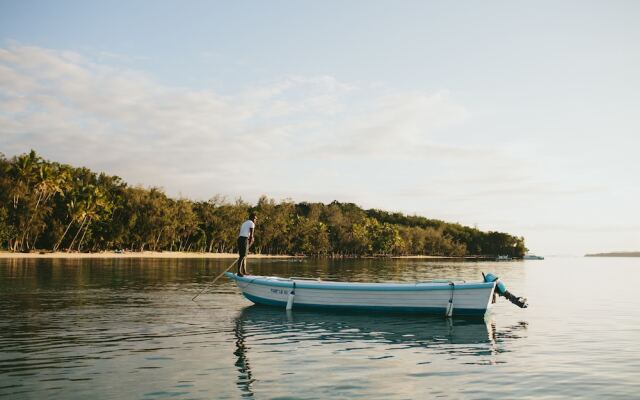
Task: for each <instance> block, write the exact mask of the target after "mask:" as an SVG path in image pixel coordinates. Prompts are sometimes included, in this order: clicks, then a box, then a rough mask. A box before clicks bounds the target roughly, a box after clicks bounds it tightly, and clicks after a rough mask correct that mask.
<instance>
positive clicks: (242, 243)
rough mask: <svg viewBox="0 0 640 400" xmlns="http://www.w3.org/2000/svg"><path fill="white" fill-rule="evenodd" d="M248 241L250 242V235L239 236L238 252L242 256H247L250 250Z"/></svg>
mask: <svg viewBox="0 0 640 400" xmlns="http://www.w3.org/2000/svg"><path fill="white" fill-rule="evenodd" d="M248 242H249V238H248V237H244V236H238V254H239V255H240V257H246V256H247V254H248V250H249V249H248V246H247V243H248Z"/></svg>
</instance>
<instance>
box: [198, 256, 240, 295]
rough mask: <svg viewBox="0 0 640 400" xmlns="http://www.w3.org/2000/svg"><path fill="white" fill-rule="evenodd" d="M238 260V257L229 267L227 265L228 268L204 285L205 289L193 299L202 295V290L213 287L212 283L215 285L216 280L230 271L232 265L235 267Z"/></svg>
mask: <svg viewBox="0 0 640 400" xmlns="http://www.w3.org/2000/svg"><path fill="white" fill-rule="evenodd" d="M237 262H238V260H237V259H236V260H235V261H234V262H232V263H231V265H229V267H227V269H225V270H224V271H223V272H222V273H221V274H220V275H218V276H217V277H216V279H214V280H213V281H211V282H209V284H208V285H207V286H205V287H204V289H202V290H201V291H199V292H198V294H196V295H195V296H193V298H192V299H191V301H196V298H197V297H198V296H200V295H201V294H202V292H204V291H205V290H207V289H209V288H210V287H211V285H213V284H214V283H216V281H217V280H218V279H220V278H221V277H222V275H224V274H225V272H227V271H229V270H230V269H231V267H233V266H234V265H236V263H237Z"/></svg>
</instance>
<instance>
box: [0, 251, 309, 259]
mask: <svg viewBox="0 0 640 400" xmlns="http://www.w3.org/2000/svg"><path fill="white" fill-rule="evenodd" d="M33 258H69V259H80V258H103V259H106V258H114V259H117V258H196V259H197V258H200V259H205V258H216V259H233V258H238V254H236V253H187V252H179V251H162V252H160V251H143V252H134V251H132V252H124V253H116V252H113V251H104V252H100V253H67V252H63V251H57V252H55V253H54V252H42V253H13V252H10V251H0V259H33ZM249 258H302V257H299V256H287V255H282V256H280V255H268V254H249Z"/></svg>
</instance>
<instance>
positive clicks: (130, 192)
mask: <svg viewBox="0 0 640 400" xmlns="http://www.w3.org/2000/svg"><path fill="white" fill-rule="evenodd" d="M250 212H256V213H257V214H258V215H259V221H258V224H259V225H258V226H259V229H258V233H259V234H257V235H256V236H257V239H256V243H255V245H254V248H253V251H255V252H257V253H263V254H304V255H315V256H368V255H440V256H468V255H477V256H495V255H498V254H500V255H509V256H511V257H521V256H522V255H523V254H524V253H525V251H526V248H525V245H524V238H522V237H516V236H512V235H509V234H506V233H501V232H483V231H480V230H478V229H475V228H471V227H466V226H462V225H460V224H455V223H447V222H444V221H440V220H436V219H428V218H425V217H421V216H409V215H404V214H402V213H390V212H387V211H382V210H365V209H362V208H360V207H359V206H357V205H355V204H352V203H341V202H338V201H334V202H332V203H329V204H323V203H309V202H302V203H294V202H293V201H290V200H283V201H278V202H276V201H275V200H274V199H270V198H268V197H266V196H263V197H261V198H260V199H259V200H258V202H257V203H256V204H249V203H247V202H245V201H243V200H242V199H238V200H235V201H233V202H229V201H227V200H226V199H225V198H223V197H221V196H214V197H212V198H211V199H210V200H208V201H192V200H189V199H185V198H178V199H175V198H171V197H168V196H167V195H166V194H165V193H164V192H163V190H162V189H160V188H155V187H153V188H143V187H131V186H129V185H127V184H126V183H125V182H124V181H123V180H122V179H120V178H119V177H117V176H110V175H106V174H104V173H95V172H92V171H91V170H89V169H87V168H82V167H81V168H76V167H72V166H70V165H66V164H61V163H57V162H51V161H47V160H44V159H43V158H42V157H40V156H39V155H38V154H36V152H35V151H31V152H30V153H28V154H22V155H19V156H15V157H12V158H10V159H9V158H7V157H5V156H4V155H2V154H1V153H0V248H3V249H5V250H10V251H14V252H25V251H26V252H28V251H67V252H96V251H105V250H118V249H127V250H130V251H145V250H152V251H186V252H233V251H235V250H236V249H235V246H236V237H237V231H238V227H239V226H240V224H241V223H242V222H243V220H245V219H246V218H247V215H248V214H249V213H250Z"/></svg>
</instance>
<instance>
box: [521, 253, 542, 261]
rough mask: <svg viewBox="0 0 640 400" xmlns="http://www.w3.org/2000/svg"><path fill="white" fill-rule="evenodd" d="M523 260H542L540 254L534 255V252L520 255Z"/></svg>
mask: <svg viewBox="0 0 640 400" xmlns="http://www.w3.org/2000/svg"><path fill="white" fill-rule="evenodd" d="M522 259H523V260H544V257H542V256H536V255H535V254H525V255H524V256H523V257H522Z"/></svg>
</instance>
